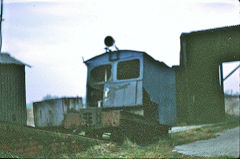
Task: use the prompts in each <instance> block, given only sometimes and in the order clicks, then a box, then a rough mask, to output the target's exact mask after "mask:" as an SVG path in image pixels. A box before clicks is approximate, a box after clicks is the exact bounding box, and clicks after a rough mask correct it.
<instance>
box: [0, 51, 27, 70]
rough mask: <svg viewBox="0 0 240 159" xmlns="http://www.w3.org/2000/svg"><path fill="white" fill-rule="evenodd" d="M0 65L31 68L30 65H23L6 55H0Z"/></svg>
mask: <svg viewBox="0 0 240 159" xmlns="http://www.w3.org/2000/svg"><path fill="white" fill-rule="evenodd" d="M0 64H16V65H25V66H28V67H31V66H30V65H28V64H25V63H23V62H22V61H19V60H17V59H15V58H14V57H11V56H10V54H8V53H0Z"/></svg>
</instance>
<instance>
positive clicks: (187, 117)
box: [176, 25, 240, 123]
mask: <svg viewBox="0 0 240 159" xmlns="http://www.w3.org/2000/svg"><path fill="white" fill-rule="evenodd" d="M230 61H240V26H239V25H237V26H231V27H224V28H216V29H209V30H203V31H196V32H191V33H183V34H182V35H181V52H180V67H179V68H176V70H177V93H178V94H177V97H178V98H177V103H178V105H177V107H178V117H179V119H180V120H181V121H184V122H189V123H206V122H215V121H220V120H222V119H223V118H224V114H225V110H224V92H223V90H224V89H223V75H222V63H223V62H230Z"/></svg>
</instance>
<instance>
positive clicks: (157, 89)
mask: <svg viewBox="0 0 240 159" xmlns="http://www.w3.org/2000/svg"><path fill="white" fill-rule="evenodd" d="M143 88H144V90H145V91H146V92H147V93H148V95H149V97H150V100H151V101H152V102H154V103H156V104H157V105H158V116H157V120H158V121H159V123H160V124H163V125H175V124H176V122H177V116H176V86H175V71H174V70H172V69H171V68H169V67H166V66H164V65H163V64H160V63H159V62H157V61H154V60H152V59H151V58H148V57H147V56H145V58H144V74H143Z"/></svg>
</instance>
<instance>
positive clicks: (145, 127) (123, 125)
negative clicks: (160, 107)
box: [64, 108, 169, 140]
mask: <svg viewBox="0 0 240 159" xmlns="http://www.w3.org/2000/svg"><path fill="white" fill-rule="evenodd" d="M64 128H66V129H77V130H78V131H84V132H85V135H86V136H89V137H99V138H101V137H102V134H103V133H105V132H109V133H111V138H113V139H114V140H120V139H122V138H123V137H125V136H127V137H128V138H131V139H134V140H139V139H141V138H146V137H149V136H159V135H166V134H167V133H168V129H169V127H168V126H164V125H160V124H159V123H158V122H157V121H154V120H150V119H147V118H146V117H144V116H141V115H137V114H134V113H132V112H128V111H124V110H111V111H106V110H103V109H101V108H87V109H82V110H81V111H80V112H78V113H76V112H75V113H74V112H73V113H68V114H66V115H65V118H64Z"/></svg>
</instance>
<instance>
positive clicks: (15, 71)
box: [0, 53, 29, 125]
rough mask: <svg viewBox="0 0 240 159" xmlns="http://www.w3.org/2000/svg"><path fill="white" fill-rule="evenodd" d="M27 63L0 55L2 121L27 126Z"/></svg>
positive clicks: (0, 116)
mask: <svg viewBox="0 0 240 159" xmlns="http://www.w3.org/2000/svg"><path fill="white" fill-rule="evenodd" d="M25 66H29V65H26V64H25V63H23V62H21V61H19V60H17V59H15V58H13V57H11V56H10V55H9V54H8V53H0V109H1V111H0V120H1V121H7V122H12V123H17V124H22V125H26V124H27V111H26V91H25Z"/></svg>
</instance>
